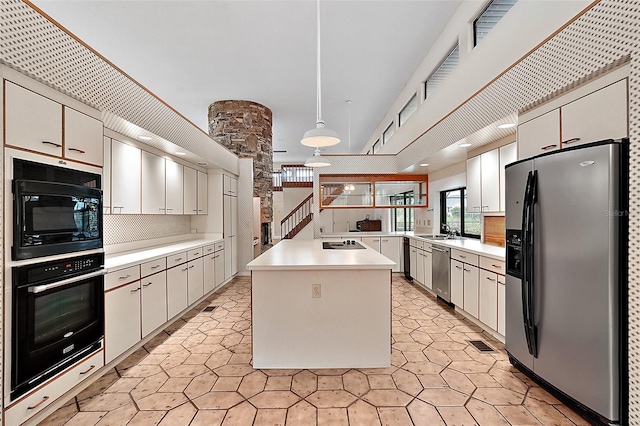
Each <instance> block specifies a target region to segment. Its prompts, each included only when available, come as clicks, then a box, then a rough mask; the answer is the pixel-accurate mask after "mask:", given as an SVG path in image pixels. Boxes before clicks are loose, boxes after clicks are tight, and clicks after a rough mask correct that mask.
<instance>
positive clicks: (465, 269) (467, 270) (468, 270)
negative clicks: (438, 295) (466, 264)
mask: <svg viewBox="0 0 640 426" xmlns="http://www.w3.org/2000/svg"><path fill="white" fill-rule="evenodd" d="M462 269H464V271H465V272H471V269H467V268H462Z"/></svg>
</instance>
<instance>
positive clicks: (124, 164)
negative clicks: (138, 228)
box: [111, 139, 142, 214]
mask: <svg viewBox="0 0 640 426" xmlns="http://www.w3.org/2000/svg"><path fill="white" fill-rule="evenodd" d="M141 156H142V153H141V151H140V150H139V149H138V148H136V147H134V146H131V145H127V144H125V143H122V142H120V141H117V140H115V139H113V140H112V141H111V211H112V212H113V213H114V214H126V213H128V214H140V173H141Z"/></svg>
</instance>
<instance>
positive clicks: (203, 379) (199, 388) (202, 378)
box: [184, 372, 239, 399]
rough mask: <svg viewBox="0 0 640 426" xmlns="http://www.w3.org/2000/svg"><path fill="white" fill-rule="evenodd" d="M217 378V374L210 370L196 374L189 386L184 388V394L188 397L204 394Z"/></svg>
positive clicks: (192, 397) (193, 397)
mask: <svg viewBox="0 0 640 426" xmlns="http://www.w3.org/2000/svg"><path fill="white" fill-rule="evenodd" d="M217 380H218V376H216V375H215V374H213V373H212V372H207V373H204V374H201V375H199V376H196V377H194V378H193V380H191V383H189V386H187V387H186V389H185V390H184V394H185V395H186V396H187V397H188V398H189V399H195V398H197V397H199V396H200V395H204V394H205V393H207V392H209V391H210V390H211V388H212V387H213V386H214V384H215V383H216V381H217ZM238 382H239V381H238ZM230 390H235V389H230Z"/></svg>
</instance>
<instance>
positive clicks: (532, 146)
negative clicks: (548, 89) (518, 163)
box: [517, 109, 560, 159]
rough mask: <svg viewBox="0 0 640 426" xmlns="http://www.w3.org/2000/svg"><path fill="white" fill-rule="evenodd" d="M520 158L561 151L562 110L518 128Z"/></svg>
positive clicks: (556, 110)
mask: <svg viewBox="0 0 640 426" xmlns="http://www.w3.org/2000/svg"><path fill="white" fill-rule="evenodd" d="M517 136H518V158H519V159H523V158H529V157H533V156H534V155H538V154H542V153H544V152H548V151H554V150H556V149H560V109H554V110H552V111H549V112H547V113H546V114H542V115H541V116H539V117H536V118H534V119H532V120H529V121H527V122H525V123H522V124H520V125H519V126H518V131H517Z"/></svg>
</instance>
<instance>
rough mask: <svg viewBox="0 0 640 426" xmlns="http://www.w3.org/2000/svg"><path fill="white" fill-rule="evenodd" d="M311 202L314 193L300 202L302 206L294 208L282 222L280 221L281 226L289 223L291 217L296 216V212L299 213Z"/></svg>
mask: <svg viewBox="0 0 640 426" xmlns="http://www.w3.org/2000/svg"><path fill="white" fill-rule="evenodd" d="M309 200H313V193H311V194H309V195H308V196H307V198H305V199H304V200H302V201H300V204H298V205H297V206H296V207H295V208H293V209H292V210H291V211H290V212H289V213H288V214H287V215H286V216H285V217H284V218H283V219H282V220H281V221H280V226H282V224H283V223H285V222H286V221H287V219H289V218H290V217H291V216H293V215H294V214H295V212H297V211H298V209H300V208H301V207H302V206H303V205H304V204H305V203H307V202H309Z"/></svg>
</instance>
